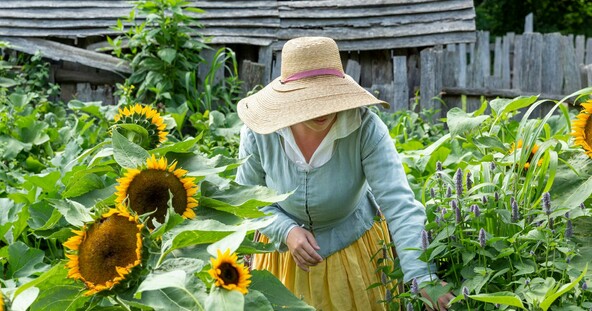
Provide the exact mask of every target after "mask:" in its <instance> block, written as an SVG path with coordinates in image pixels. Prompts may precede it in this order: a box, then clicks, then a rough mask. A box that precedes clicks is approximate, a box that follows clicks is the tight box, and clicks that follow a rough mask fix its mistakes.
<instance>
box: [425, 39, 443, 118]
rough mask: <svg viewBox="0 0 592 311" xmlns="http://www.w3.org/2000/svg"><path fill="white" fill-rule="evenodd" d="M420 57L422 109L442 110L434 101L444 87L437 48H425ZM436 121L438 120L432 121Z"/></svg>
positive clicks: (436, 101)
mask: <svg viewBox="0 0 592 311" xmlns="http://www.w3.org/2000/svg"><path fill="white" fill-rule="evenodd" d="M419 55H420V64H421V66H420V69H421V77H420V86H419V93H420V97H421V102H420V104H421V108H422V109H434V110H437V109H441V103H440V102H439V101H438V100H437V99H434V98H435V97H436V96H438V92H439V91H440V89H441V85H442V82H441V81H442V73H441V72H439V71H438V67H440V66H438V53H437V51H436V49H435V48H425V49H423V50H421V52H420V53H419ZM431 121H436V120H431Z"/></svg>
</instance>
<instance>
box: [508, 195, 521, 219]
mask: <svg viewBox="0 0 592 311" xmlns="http://www.w3.org/2000/svg"><path fill="white" fill-rule="evenodd" d="M510 205H511V206H512V222H517V221H518V220H519V219H520V211H518V203H516V200H515V199H514V197H512V198H510Z"/></svg>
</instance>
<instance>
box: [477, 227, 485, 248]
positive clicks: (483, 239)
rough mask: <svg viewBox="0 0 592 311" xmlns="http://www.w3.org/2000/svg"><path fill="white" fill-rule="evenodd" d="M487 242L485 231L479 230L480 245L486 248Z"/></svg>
mask: <svg viewBox="0 0 592 311" xmlns="http://www.w3.org/2000/svg"><path fill="white" fill-rule="evenodd" d="M486 240H487V239H486V237H485V229H483V228H481V230H479V245H481V247H482V248H483V247H485V242H486Z"/></svg>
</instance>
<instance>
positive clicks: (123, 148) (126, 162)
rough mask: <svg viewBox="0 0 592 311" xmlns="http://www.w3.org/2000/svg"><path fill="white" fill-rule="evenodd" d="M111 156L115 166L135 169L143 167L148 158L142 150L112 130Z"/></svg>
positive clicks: (146, 153)
mask: <svg viewBox="0 0 592 311" xmlns="http://www.w3.org/2000/svg"><path fill="white" fill-rule="evenodd" d="M113 156H114V157H115V161H117V164H119V165H121V166H122V167H125V168H136V167H138V166H141V165H143V164H144V163H145V162H146V159H147V158H148V157H149V156H150V155H149V154H148V151H146V150H144V148H142V147H140V146H138V145H136V144H134V143H132V142H131V141H129V140H128V139H127V138H125V137H123V135H121V134H120V133H119V132H118V131H117V130H115V129H114V130H113Z"/></svg>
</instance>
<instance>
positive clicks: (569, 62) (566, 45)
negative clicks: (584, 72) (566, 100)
mask: <svg viewBox="0 0 592 311" xmlns="http://www.w3.org/2000/svg"><path fill="white" fill-rule="evenodd" d="M562 43H563V46H562V49H561V51H562V53H561V55H562V63H563V72H564V81H563V94H565V95H567V94H571V93H573V92H575V91H577V90H579V89H580V88H581V86H582V85H581V78H580V67H579V66H578V65H577V64H576V52H575V49H574V45H573V36H571V38H570V36H564V37H563V40H562Z"/></svg>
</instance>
